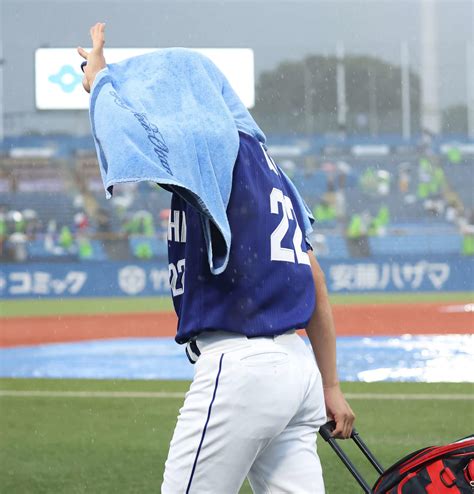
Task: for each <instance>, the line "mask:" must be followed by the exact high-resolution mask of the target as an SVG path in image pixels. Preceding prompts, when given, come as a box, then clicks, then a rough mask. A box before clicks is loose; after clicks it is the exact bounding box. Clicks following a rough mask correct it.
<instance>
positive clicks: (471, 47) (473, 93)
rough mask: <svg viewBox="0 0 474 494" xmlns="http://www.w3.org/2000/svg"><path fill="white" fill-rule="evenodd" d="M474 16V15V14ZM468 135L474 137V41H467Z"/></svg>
mask: <svg viewBox="0 0 474 494" xmlns="http://www.w3.org/2000/svg"><path fill="white" fill-rule="evenodd" d="M473 11H474V7H473ZM473 17H474V16H473ZM466 88H467V135H468V136H469V137H470V138H471V139H474V43H473V42H470V43H469V42H468V43H466Z"/></svg>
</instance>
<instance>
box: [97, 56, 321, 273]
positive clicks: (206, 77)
mask: <svg viewBox="0 0 474 494" xmlns="http://www.w3.org/2000/svg"><path fill="white" fill-rule="evenodd" d="M90 119H91V127H92V134H93V137H94V141H95V145H96V150H97V156H98V158H99V165H100V171H101V175H102V180H103V182H104V187H105V189H106V195H107V197H108V198H110V197H111V195H112V190H113V186H114V185H115V184H117V183H121V182H140V181H150V182H155V183H158V184H160V185H163V186H165V187H166V188H168V189H169V190H172V191H174V192H176V193H178V194H179V195H180V196H182V197H183V198H184V199H185V200H186V201H188V202H189V203H190V204H192V205H193V206H194V207H196V208H197V209H198V210H199V211H200V212H201V213H202V215H201V218H202V223H203V231H204V235H205V238H206V241H207V245H208V261H209V266H210V269H211V272H212V273H214V274H219V273H222V272H223V271H224V270H225V268H226V265H227V261H228V257H229V250H230V245H231V232H230V227H229V222H228V219H227V214H226V208H227V205H228V202H229V197H230V192H231V188H232V172H233V167H234V163H235V160H236V158H237V154H238V150H239V135H238V131H242V132H245V133H247V134H249V135H251V136H254V137H255V138H256V139H258V140H259V141H260V142H261V143H263V144H264V143H265V135H264V134H263V132H262V131H261V130H260V128H259V127H258V125H257V124H256V123H255V121H254V120H253V118H252V116H251V115H250V113H249V112H248V111H247V109H246V108H245V106H244V105H243V103H242V102H241V101H240V99H239V98H238V96H237V95H236V94H235V92H234V91H233V89H232V87H231V86H230V84H229V83H228V81H227V80H226V78H225V77H224V75H223V74H222V73H221V72H220V71H219V69H218V68H217V67H216V66H215V65H214V64H213V63H212V62H211V61H210V60H209V59H208V58H207V57H205V56H203V55H201V54H199V53H197V52H194V51H192V50H187V49H183V48H170V49H162V50H157V51H156V52H153V53H149V54H146V55H141V56H138V57H134V58H130V59H128V60H125V61H123V62H120V63H116V64H109V65H107V68H105V69H104V70H102V71H101V72H99V74H98V75H97V77H96V79H95V81H94V84H93V87H92V90H91V101H90ZM298 197H299V196H298ZM308 225H309V220H308V224H307V225H305V226H306V230H307V229H308ZM309 228H311V227H310V226H309ZM215 242H218V244H215ZM215 245H219V246H222V245H224V246H225V248H224V249H222V248H221V249H219V252H216V249H215V248H213V247H215Z"/></svg>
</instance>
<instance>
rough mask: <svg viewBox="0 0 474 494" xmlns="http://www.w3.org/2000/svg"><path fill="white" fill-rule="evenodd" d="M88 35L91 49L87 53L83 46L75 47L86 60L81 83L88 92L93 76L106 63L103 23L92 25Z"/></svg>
mask: <svg viewBox="0 0 474 494" xmlns="http://www.w3.org/2000/svg"><path fill="white" fill-rule="evenodd" d="M90 35H91V38H92V50H91V51H90V52H89V53H87V52H86V50H84V48H82V47H80V46H79V47H78V48H77V52H78V53H79V55H81V57H82V58H84V59H85V60H86V61H87V65H86V66H85V67H84V78H83V79H82V85H83V87H84V89H85V90H86V91H87V92H88V93H90V92H91V87H92V84H93V83H94V79H95V76H96V75H97V74H98V72H100V71H101V70H102V69H103V68H104V67H105V66H106V65H107V64H106V62H105V57H104V45H105V23H103V22H98V23H97V24H95V25H94V26H92V27H91V29H90Z"/></svg>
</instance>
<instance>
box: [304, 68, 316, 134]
mask: <svg viewBox="0 0 474 494" xmlns="http://www.w3.org/2000/svg"><path fill="white" fill-rule="evenodd" d="M303 71H304V81H303V82H304V114H305V128H306V134H307V135H308V136H309V135H311V134H313V132H314V121H313V84H312V82H313V81H312V79H313V78H312V74H311V71H310V70H309V67H308V64H307V60H304V61H303Z"/></svg>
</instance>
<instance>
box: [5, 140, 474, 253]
mask: <svg viewBox="0 0 474 494" xmlns="http://www.w3.org/2000/svg"><path fill="white" fill-rule="evenodd" d="M271 140H272V141H273V142H276V143H277V145H275V146H274V147H273V148H274V156H275V158H276V159H277V161H278V162H279V163H280V164H281V166H282V167H283V168H284V169H285V171H286V172H287V173H288V174H289V175H290V176H291V178H292V179H293V181H294V182H295V184H296V185H297V187H298V188H299V190H300V191H301V193H302V195H303V197H304V198H305V200H306V202H307V203H308V205H309V206H310V208H311V209H312V210H313V212H314V213H315V216H316V218H317V222H316V225H315V233H314V235H313V238H312V239H311V240H312V241H313V242H314V243H315V245H316V246H317V251H318V255H320V256H321V257H328V258H340V259H347V258H349V257H350V256H351V255H357V253H358V251H357V249H356V250H354V249H353V247H354V238H353V236H354V235H353V234H354V232H356V236H357V235H359V236H360V237H363V238H366V237H367V241H364V242H366V245H365V247H364V252H363V255H373V256H392V255H395V254H401V255H404V254H410V253H411V254H414V253H417V254H427V255H428V254H443V255H459V254H460V252H461V251H462V244H463V235H465V234H466V231H467V232H469V231H470V228H471V227H470V226H469V225H470V223H472V221H473V218H472V217H473V216H474V214H473V211H474V194H473V189H474V188H473V185H474V183H473V180H474V175H473V170H474V162H473V159H472V156H467V157H465V158H463V159H461V160H459V159H458V160H457V161H456V162H453V161H452V159H451V158H452V156H448V155H446V153H444V154H442V152H441V151H442V150H443V147H442V146H443V144H442V143H441V142H440V143H435V145H434V150H435V151H436V152H435V153H433V152H432V153H430V154H428V155H426V154H422V153H420V152H418V151H417V150H416V143H415V142H411V143H409V145H406V143H405V145H404V146H402V143H401V142H400V141H399V140H398V138H396V137H395V136H392V138H391V140H390V139H389V140H385V141H384V144H383V145H380V140H378V141H377V139H366V141H363V140H360V139H359V140H356V139H352V140H351V139H347V140H346V142H345V143H344V145H341V143H340V141H339V140H338V138H334V139H333V140H332V141H331V139H330V138H326V139H319V138H317V139H313V140H306V141H305V140H304V139H302V138H298V137H294V136H292V137H289V136H282V137H280V138H279V140H278V138H275V136H273V137H272V138H271ZM14 141H15V142H14V143H13V145H12V143H10V147H8V142H4V143H3V146H4V148H3V149H4V151H5V149H7V150H8V149H9V152H8V153H4V154H5V155H4V156H3V157H0V194H1V196H0V197H1V199H0V227H1V228H2V229H1V230H0V238H2V243H3V244H5V245H8V242H7V241H8V236H9V235H11V234H13V233H19V232H20V233H21V232H23V230H24V233H25V234H26V235H27V259H28V260H38V259H41V260H48V259H51V260H54V259H56V260H58V259H65V258H68V259H70V258H74V259H75V260H82V261H88V260H89V261H94V260H104V259H109V258H112V259H123V258H130V259H132V258H144V259H150V258H163V257H165V256H166V228H167V227H166V224H167V214H168V207H169V198H170V196H169V193H168V192H166V191H164V190H163V189H161V188H159V187H157V186H156V185H154V184H147V183H140V184H124V185H121V186H117V187H116V188H115V190H114V197H113V198H112V200H110V201H107V200H106V199H105V193H104V190H103V186H102V181H101V178H100V174H99V170H98V165H97V160H96V157H95V151H94V149H93V147H92V141H91V140H90V138H81V139H77V138H69V137H61V138H58V139H53V138H49V139H47V140H45V139H41V138H40V137H34V138H16V139H14ZM5 144H7V147H5ZM364 146H365V147H364ZM35 150H36V151H38V156H32V154H34V153H35ZM397 150H398V151H397ZM400 150H402V151H403V152H402V151H400ZM326 151H330V153H327V154H323V153H325V152H326ZM364 153H366V154H364ZM373 153H375V155H373ZM377 153H379V154H377ZM458 154H459V153H458ZM456 157H458V155H456ZM25 209H26V210H27V212H26V216H25V217H24V218H23V216H22V220H21V222H22V223H21V225H22V226H21V227H20V226H19V223H18V222H16V223H15V221H14V220H13V218H17V219H18V213H19V214H21V215H22V214H23V213H25ZM2 222H3V223H2ZM2 224H3V226H2ZM355 227H357V228H355ZM22 229H23V230H22ZM358 229H359V230H360V231H358ZM357 231H358V233H357ZM18 239H19V237H18V236H17V237H16V240H15V242H17V243H18ZM15 242H13V244H15ZM19 243H21V242H19ZM4 251H5V249H3V251H2V252H3V253H4ZM359 253H360V252H359ZM21 257H22V256H20V260H25V259H21ZM3 259H6V260H15V259H14V257H10V258H8V256H7V257H6V258H5V255H3V258H2V260H3ZM16 260H18V259H16Z"/></svg>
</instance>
